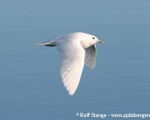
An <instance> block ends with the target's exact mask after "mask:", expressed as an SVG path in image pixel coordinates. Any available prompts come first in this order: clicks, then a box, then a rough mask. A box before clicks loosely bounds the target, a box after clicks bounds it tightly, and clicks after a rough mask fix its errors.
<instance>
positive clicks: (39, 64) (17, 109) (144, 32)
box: [0, 0, 150, 120]
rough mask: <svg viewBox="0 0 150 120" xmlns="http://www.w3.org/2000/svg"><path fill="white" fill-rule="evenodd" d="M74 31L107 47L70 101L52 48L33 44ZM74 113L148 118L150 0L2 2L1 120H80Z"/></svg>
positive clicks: (99, 49) (84, 72)
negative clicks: (101, 41)
mask: <svg viewBox="0 0 150 120" xmlns="http://www.w3.org/2000/svg"><path fill="white" fill-rule="evenodd" d="M77 31H81V32H86V33H90V34H93V35H95V36H97V37H98V38H99V39H101V40H103V41H104V42H105V44H103V45H101V44H98V45H97V50H98V54H97V65H96V68H95V69H94V70H92V69H89V68H87V67H85V68H84V71H83V74H82V78H81V81H80V84H79V87H78V89H77V91H76V93H75V94H74V95H73V96H69V95H68V93H67V91H66V90H65V88H64V86H63V84H62V81H61V77H60V73H59V70H60V64H61V60H60V56H59V53H58V51H57V49H56V48H54V47H53V48H51V47H33V46H32V45H33V44H35V43H38V42H44V41H47V40H49V39H51V38H54V37H57V36H59V35H64V34H67V33H71V32H77ZM80 112H81V113H87V112H90V113H92V112H93V113H99V114H100V113H105V114H112V113H123V114H126V113H145V114H146V113H150V1H149V0H136V1H135V0H124V1H123V0H82V1H79V0H78V1H69V0H63V1H61V0H55V1H52V0H24V1H20V0H1V1H0V119H1V120H52V119H53V120H54V119H55V120H58V119H59V120H60V119H61V120H75V119H76V120H78V119H79V120H80V119H81V120H82V119H84V118H80V117H77V116H76V113H80ZM89 119H90V118H89ZM94 119H96V118H94ZM105 119H112V118H111V117H106V118H105ZM132 119H133V118H132ZM135 119H137V118H135Z"/></svg>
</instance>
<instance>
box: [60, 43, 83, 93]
mask: <svg viewBox="0 0 150 120" xmlns="http://www.w3.org/2000/svg"><path fill="white" fill-rule="evenodd" d="M64 46H65V47H64ZM58 50H59V52H60V56H61V59H62V64H61V70H60V73H61V77H62V81H63V83H64V86H65V87H66V89H67V90H68V92H69V94H70V95H73V94H74V92H75V91H76V89H77V87H78V84H79V82H80V78H81V74H82V71H83V67H84V58H85V50H84V49H83V47H82V46H81V44H80V43H79V44H74V43H73V42H70V43H69V46H68V44H67V43H66V44H65V43H64V42H63V44H61V43H60V44H59V47H58Z"/></svg>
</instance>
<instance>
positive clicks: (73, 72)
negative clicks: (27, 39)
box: [35, 32, 104, 95]
mask: <svg viewBox="0 0 150 120" xmlns="http://www.w3.org/2000/svg"><path fill="white" fill-rule="evenodd" d="M96 43H102V44H104V42H103V41H101V40H98V38H97V37H96V36H94V35H90V34H86V33H83V32H75V33H71V34H67V35H63V36H60V37H56V38H55V39H52V40H50V41H47V42H44V43H37V44H35V46H50V47H53V46H54V47H57V49H58V51H59V53H60V56H61V59H62V64H61V69H60V74H61V77H62V81H63V83H64V86H65V87H66V89H67V90H68V92H69V95H73V94H74V93H75V91H76V89H77V87H78V85H79V82H80V78H81V74H82V71H83V67H84V64H85V65H86V66H88V67H90V68H94V67H95V64H96Z"/></svg>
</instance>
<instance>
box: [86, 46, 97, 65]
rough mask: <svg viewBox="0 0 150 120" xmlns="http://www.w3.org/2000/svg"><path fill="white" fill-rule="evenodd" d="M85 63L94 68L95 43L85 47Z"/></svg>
mask: <svg viewBox="0 0 150 120" xmlns="http://www.w3.org/2000/svg"><path fill="white" fill-rule="evenodd" d="M85 51H86V52H85V65H86V66H88V67H90V68H94V67H95V65H96V45H92V46H90V47H88V48H86V49H85Z"/></svg>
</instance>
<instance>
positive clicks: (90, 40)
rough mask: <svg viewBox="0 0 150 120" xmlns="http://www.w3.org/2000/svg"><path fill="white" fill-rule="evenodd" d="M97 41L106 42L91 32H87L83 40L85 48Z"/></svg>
mask: <svg viewBox="0 0 150 120" xmlns="http://www.w3.org/2000/svg"><path fill="white" fill-rule="evenodd" d="M96 43H101V44H104V42H103V41H102V40H99V39H98V38H97V37H96V36H94V35H90V34H85V35H84V37H83V39H82V40H81V44H82V46H83V48H88V47H90V46H92V45H94V44H96Z"/></svg>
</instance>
